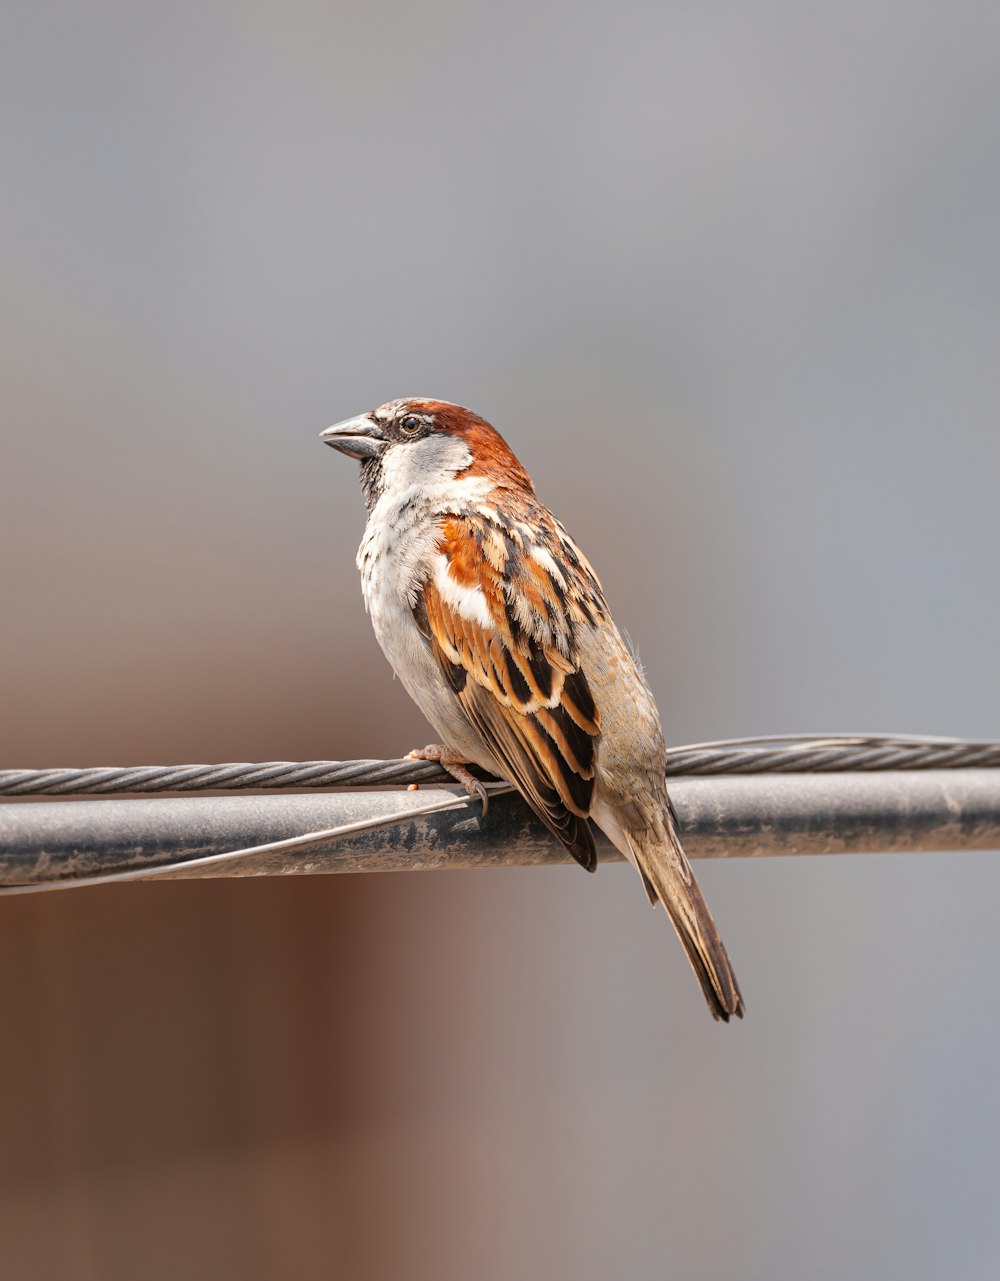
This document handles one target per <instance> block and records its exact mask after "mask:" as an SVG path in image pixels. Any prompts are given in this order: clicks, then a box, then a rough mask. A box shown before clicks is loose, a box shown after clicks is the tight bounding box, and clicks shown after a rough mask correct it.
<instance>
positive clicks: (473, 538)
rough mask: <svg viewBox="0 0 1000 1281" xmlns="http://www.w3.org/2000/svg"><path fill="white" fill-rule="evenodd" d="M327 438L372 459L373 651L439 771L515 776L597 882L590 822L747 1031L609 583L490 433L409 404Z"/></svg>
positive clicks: (435, 405)
mask: <svg viewBox="0 0 1000 1281" xmlns="http://www.w3.org/2000/svg"><path fill="white" fill-rule="evenodd" d="M320 438H321V440H323V441H324V442H325V443H326V444H327V445H330V446H332V447H333V448H334V449H336V450H338V451H339V452H340V453H341V454H344V455H346V456H347V457H348V458H352V459H355V460H357V461H358V462H360V464H361V467H360V478H361V487H362V491H363V494H364V500H365V505H366V508H367V512H368V519H367V523H366V525H365V530H364V535H363V537H362V540H361V546H360V548H359V549H358V554H357V565H358V569H359V571H360V574H361V585H362V591H363V594H364V599H365V605H366V608H367V610H368V613H369V615H370V617H371V622H372V626H373V628H374V631H375V636H376V638H377V640H378V643H379V645H380V646H381V648H382V650H383V652H384V654H385V656H386V658H387V659H388V660H389V663H390V665H391V666H392V668H393V670H394V671H395V673H396V675H397V676H398V677H399V679H400V681H401V682H402V684H403V686H404V688H405V689H406V691H407V693H408V694H409V695H410V697H411V698H412V699H413V700H414V702H415V703H416V704H417V706H418V707H419V708H420V709H421V711H422V712H423V714H424V716H425V717H426V718H427V720H428V721H429V722H430V724H431V725H432V726H433V727H434V730H435V732H436V733H437V734H438V735H439V736H440V739H441V741H440V742H439V743H435V744H431V745H429V746H428V747H426V748H422V749H419V750H417V751H415V752H412V753H410V755H411V756H413V757H415V758H417V759H422V760H436V761H439V762H440V763H441V764H442V765H443V766H444V767H445V768H446V769H447V770H448V771H449V772H450V773H451V774H452V776H453V777H455V778H456V779H457V780H458V781H459V782H460V783H461V784H462V785H463V786H464V787H465V789H466V791H467V792H468V793H469V794H470V796H471V795H475V794H479V795H481V796H482V797H483V799H484V803H485V791H484V789H483V786H482V783H481V782H480V781H479V780H478V779H476V778H475V776H474V775H473V774H472V773H471V771H470V770H469V769H468V766H469V765H477V766H479V767H480V768H481V769H482V770H484V771H485V772H486V773H487V774H490V775H493V776H494V777H496V778H501V779H506V780H507V781H508V782H509V783H511V784H512V785H513V786H514V787H515V788H516V789H517V791H518V792H520V794H521V796H522V797H523V798H524V800H525V801H526V802H527V804H528V805H529V806H530V808H531V809H532V810H533V811H534V813H535V814H536V815H537V816H538V818H539V819H540V820H541V821H542V823H543V824H544V825H545V826H546V827H547V828H548V829H549V831H550V832H551V833H552V834H553V836H555V838H556V839H557V840H558V841H560V842H561V843H562V844H563V846H564V847H565V848H566V849H567V850H568V851H569V853H570V854H571V855H572V856H573V858H574V859H575V860H576V861H577V862H578V863H579V864H580V865H581V866H582V867H584V868H586V870H587V871H589V872H593V871H595V870H596V867H597V854H596V850H595V845H594V833H593V830H592V828H591V820H593V822H594V823H596V825H597V826H598V827H599V828H600V829H601V830H602V831H603V832H604V833H605V834H606V836H607V837H608V839H609V840H610V841H611V843H612V845H614V846H615V848H616V849H618V850H619V851H620V852H621V853H622V854H623V855H624V856H625V858H627V859H628V860H629V861H630V862H631V863H632V864H633V866H634V867H635V868H636V870H637V871H638V873H639V876H640V877H641V878H642V883H643V886H644V887H645V890H646V894H647V896H648V898H649V901H650V902H651V903H652V904H653V905H654V906H655V905H656V904H657V903H662V905H663V907H664V908H665V909H666V913H667V915H668V916H669V918H670V920H671V922H672V923H673V925H674V928H675V930H676V931H677V934H678V936H679V937H680V941H681V943H682V944H683V946H684V950H685V952H686V953H687V957H688V960H689V961H690V963H691V967H692V969H693V970H694V973H695V975H696V976H697V978H698V981H699V983H700V984H701V988H702V991H703V992H704V995H705V998H706V1000H707V1002H708V1006H709V1009H710V1011H711V1013H712V1014H713V1016H714V1017H715V1018H716V1019H719V1020H722V1021H724V1022H729V1020H730V1018H731V1017H733V1016H736V1017H739V1018H742V1017H743V1011H744V1006H743V997H742V995H741V993H740V989H739V986H738V984H737V982H736V977H735V975H734V973H733V969H732V966H731V964H730V961H729V957H728V955H727V953H726V949H725V947H724V946H723V943H722V939H721V937H720V935H719V931H718V929H717V928H716V925H715V922H714V920H713V919H712V915H711V913H710V912H709V909H708V906H707V904H706V902H705V899H704V897H703V896H702V893H701V890H700V888H699V886H698V882H697V881H696V880H695V877H694V873H693V872H692V869H691V865H690V863H689V862H688V859H687V857H686V856H685V854H684V851H683V849H682V847H681V842H680V840H679V838H678V835H677V825H676V820H675V815H674V811H673V807H672V805H671V802H670V799H669V797H668V795H667V785H666V747H665V743H664V737H663V731H662V728H661V723H660V716H659V713H658V711H657V708H656V703H655V702H654V699H653V695H652V692H651V690H650V688H649V685H648V684H647V682H646V679H645V676H644V674H643V671H642V669H641V667H640V665H639V663H638V662H637V660H636V658H635V657H634V655H633V652H632V649H631V646H630V645H629V644H627V643H626V641H625V639H624V638H623V636H622V634H621V632H620V631H619V630H618V628H617V627H616V626H615V623H614V620H613V619H612V617H611V613H610V611H609V609H608V605H607V602H606V600H605V597H604V591H603V589H602V587H601V584H600V582H599V580H598V578H597V575H596V574H595V572H594V570H593V569H592V568H591V566H590V563H589V561H588V560H587V559H586V557H585V556H584V554H583V552H581V551H580V549H579V548H578V547H577V545H576V543H575V542H574V541H573V539H572V538H571V537H570V535H569V534H568V533H567V532H566V530H565V528H564V527H563V526H562V525H561V524H560V523H559V521H558V520H556V518H555V517H554V516H553V515H552V513H551V512H550V511H549V509H548V508H547V507H546V506H545V505H544V504H543V503H542V501H541V500H540V499H539V498H538V497H537V496H536V494H535V489H534V485H533V484H532V481H531V479H530V477H529V475H528V473H527V471H526V470H525V469H524V467H523V466H522V465H521V463H520V462H519V461H518V459H517V458H516V456H515V455H514V453H513V451H512V450H511V448H510V447H509V445H508V444H507V443H506V441H505V440H504V439H503V437H502V436H501V435H500V433H499V432H497V431H496V430H495V429H494V428H493V427H492V426H491V425H490V424H489V423H488V422H486V420H485V419H483V418H480V417H479V416H478V415H477V414H474V413H473V412H472V411H471V410H469V409H466V408H463V407H462V406H461V405H456V404H452V403H451V402H450V401H444V400H431V399H426V398H422V397H407V398H404V399H398V400H391V401H389V402H387V403H386V404H384V405H380V406H379V407H378V408H377V409H372V410H370V411H369V412H367V413H363V414H359V415H357V416H356V417H353V418H348V419H345V420H344V421H343V422H339V423H336V424H335V425H334V426H332V427H329V428H327V429H326V430H325V431H323V432H321V433H320Z"/></svg>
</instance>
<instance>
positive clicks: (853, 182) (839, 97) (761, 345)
mask: <svg viewBox="0 0 1000 1281" xmlns="http://www.w3.org/2000/svg"><path fill="white" fill-rule="evenodd" d="M0 61H2V66H0V72H2V74H0V103H2V111H0V120H2V122H3V123H2V125H0V129H2V174H3V199H2V202H0V233H2V237H3V249H4V253H3V274H4V282H3V289H2V293H0V366H2V371H3V375H2V377H3V383H2V386H3V399H2V407H3V418H2V421H3V449H2V467H0V528H2V536H3V540H4V541H3V546H4V548H5V549H6V555H5V556H4V557H3V558H2V566H0V589H2V600H3V624H2V628H0V646H2V660H3V671H4V680H3V684H2V714H0V766H4V767H8V766H46V765H67V764H76V765H84V764H127V763H132V762H148V763H153V762H173V761H178V762H181V761H224V760H255V759H265V760H266V759H304V758H315V757H361V756H394V755H397V754H399V753H402V752H403V751H405V750H407V749H408V748H410V747H411V746H414V745H417V744H423V743H424V742H426V741H427V739H428V731H427V728H426V727H425V725H424V724H423V722H422V720H421V717H420V715H419V713H418V712H417V711H416V709H415V708H413V707H411V706H410V705H409V703H408V701H407V699H406V697H405V695H404V693H403V692H402V690H401V688H400V686H399V684H398V683H394V682H393V681H392V679H391V675H390V672H389V669H388V667H387V666H386V665H385V663H384V661H383V659H382V657H381V655H380V653H379V652H378V650H377V648H376V646H375V643H374V641H373V639H372V637H371V635H370V631H369V625H368V622H367V620H366V618H365V616H364V612H363V606H362V601H361V595H360V590H359V586H358V583H357V581H356V571H355V568H354V563H353V561H354V552H355V548H356V546H357V542H358V540H359V537H360V534H361V529H362V521H363V513H362V505H361V499H360V494H359V493H358V490H357V485H356V477H355V475H354V474H353V473H354V469H353V467H352V466H350V465H349V464H346V463H345V462H344V461H343V460H341V459H339V458H337V457H336V456H334V455H332V454H331V452H330V451H329V450H326V449H324V448H323V447H322V446H321V444H320V443H319V441H318V440H317V439H316V435H317V433H318V432H319V431H320V430H321V429H322V428H323V427H325V426H326V425H327V424H328V423H330V422H332V421H334V420H336V419H338V418H342V417H345V416H347V415H349V414H353V413H356V412H358V411H360V410H363V409H366V408H369V407H371V406H373V405H375V404H378V403H380V402H381V401H384V400H387V399H389V398H391V397H395V396H401V395H408V394H416V395H430V396H436V397H442V398H445V399H449V400H457V401H461V402H464V403H467V404H469V405H471V406H472V407H473V408H474V409H475V410H477V411H478V412H480V413H481V414H483V415H485V416H486V417H488V418H489V419H490V420H491V421H493V422H494V423H495V424H496V425H497V426H498V427H499V429H500V430H501V431H502V432H503V433H504V434H505V435H506V436H507V438H508V439H509V441H510V443H511V444H512V446H513V447H514V449H515V451H516V452H517V453H518V454H519V455H520V456H521V457H522V459H523V460H524V461H525V463H526V464H527V465H528V467H529V470H531V472H532V474H533V475H534V478H535V481H536V484H537V487H538V489H539V491H540V493H541V495H542V497H543V498H544V499H545V500H546V501H547V502H548V503H549V504H550V505H551V506H552V507H553V508H554V509H555V510H556V512H557V513H558V514H559V515H560V516H561V518H562V519H563V520H564V522H565V523H566V524H567V525H568V526H569V528H570V529H571V531H573V533H574V534H575V535H576V537H577V538H578V539H579V540H580V542H581V543H582V544H583V546H584V548H585V549H586V551H587V553H588V555H589V556H590V557H591V559H592V560H593V561H594V563H595V565H596V567H597V569H598V572H599V573H600V574H601V576H602V578H603V580H604V584H605V587H606V589H607V592H608V596H609V599H610V601H611V604H612V607H613V609H614V611H615V615H616V618H617V619H618V621H619V622H620V623H621V624H622V625H623V626H625V627H627V628H628V630H629V631H630V632H631V634H632V635H633V637H634V638H635V639H636V641H637V642H638V645H639V647H640V650H641V652H642V655H643V658H644V660H645V662H646V664H647V666H648V668H649V672H650V676H651V679H652V683H653V686H654V689H655V691H656V694H657V697H658V700H659V702H660V706H661V710H662V711H663V713H664V719H665V723H666V728H667V733H668V737H669V739H670V740H671V741H672V742H674V743H682V742H691V741H697V740H702V739H709V738H717V737H722V736H732V735H742V734H753V733H768V732H780V731H834V730H872V731H879V730H893V731H910V732H927V733H940V734H960V735H969V736H984V737H988V736H998V735H1000V683H998V679H997V638H998V635H1000V592H998V570H997V564H998V556H997V549H998V545H1000V515H998V503H997V485H998V468H1000V432H998V426H997V405H998V401H1000V360H998V337H1000V255H998V232H997V228H998V226H1000V10H997V8H996V6H988V5H982V4H979V3H971V2H969V3H966V2H963V0H959V2H957V3H950V4H944V3H940V2H939V3H933V4H929V3H916V4H914V3H910V4H904V3H900V2H899V0H889V2H886V3H875V4H872V3H865V4H857V3H847V4H840V5H834V4H832V3H830V4H826V5H813V6H805V7H803V6H802V5H798V4H792V3H758V2H755V0H754V2H750V3H743V4H724V5H715V6H705V5H701V4H688V3H673V2H671V3H641V2H635V3H624V4H623V3H617V4H612V3H607V2H603V3H602V2H590V3H578V4H572V5H570V4H558V3H549V2H544V3H533V4H530V5H529V4H518V3H513V4H507V5H503V6H501V5H495V4H491V5H484V4H470V3H463V4H448V3H429V4H424V5H420V6H417V5H407V4H398V3H382V4H352V3H338V4H316V3H286V4H283V5H264V4H252V3H251V4H243V5H236V4H232V3H229V4H227V3H207V4H206V3H199V4H193V3H188V2H182V3H174V4H171V5H162V4H134V3H133V4H124V3H121V4H113V3H101V2H97V3H92V4H89V5H82V6H81V5H75V4H69V3H65V0H54V3H50V4H45V5H38V4H27V3H9V2H8V3H7V4H6V5H5V6H4V36H3V40H2V42H0ZM701 877H702V881H703V884H704V887H705V890H706V894H707V896H708V898H709V900H710V902H711V904H712V906H713V909H714V911H715V914H716V917H717V919H718V921H719V923H720V926H721V928H722V932H723V934H724V936H725V938H726V940H727V942H728V944H729V947H730V950H731V952H732V955H733V957H734V959H735V962H736V967H737V970H738V973H739V976H740V979H741V982H742V985H743V989H744V992H745V993H746V996H747V1002H748V1015H747V1019H746V1021H745V1023H744V1024H743V1025H741V1026H736V1027H729V1028H725V1027H718V1026H715V1025H713V1024H712V1022H711V1020H710V1019H709V1018H708V1016H707V1014H706V1012H705V1008H704V1005H703V1002H702V999H701V996H700V994H699V993H698V991H697V988H696V985H695V983H694V981H693V979H692V977H691V974H690V972H689V971H688V969H687V966H686V965H685V963H684V960H683V956H682V954H681V951H680V948H679V947H678V946H677V944H676V942H675V940H674V939H673V937H672V935H671V932H670V931H669V929H668V927H667V925H666V924H665V922H664V919H663V917H662V914H660V913H657V914H654V913H652V912H650V911H649V909H648V907H647V906H646V904H645V899H644V895H643V894H642V892H641V888H640V886H639V885H638V882H637V881H636V879H635V876H634V874H633V873H632V872H631V871H630V869H628V868H627V867H625V866H612V867H606V868H604V869H602V870H601V872H600V874H599V875H598V876H597V877H596V878H593V879H592V878H588V877H586V876H584V875H583V874H582V873H579V872H578V871H577V870H575V869H573V868H570V867H566V868H553V869H547V870H541V869H525V870H516V871H502V872H498V871H483V872H469V873H440V874H427V875H409V876H407V875H397V876H386V877H382V878H367V879H365V878H346V877H345V878H330V879H327V880H324V879H315V880H303V881H297V882H294V883H293V882H286V883H249V882H248V883H239V882H231V883H216V884H207V883H206V884H190V885H181V884H172V885H166V884H163V885H155V884H154V885H147V886H125V887H113V888H108V889H103V890H90V891H81V892H79V893H78V894H72V895H70V894H67V895H56V896H52V897H43V898H39V899H20V900H6V901H3V902H0V967H2V973H3V974H4V976H5V984H4V1016H3V1022H4V1047H3V1052H2V1055H0V1089H2V1097H3V1099H4V1106H3V1108H2V1111H0V1240H2V1241H3V1254H4V1259H5V1271H7V1272H8V1273H9V1275H11V1276H12V1277H13V1276H16V1277H17V1278H18V1281H35V1279H36V1278H46V1279H47V1278H59V1279H60V1281H65V1279H67V1278H69V1279H71V1281H76V1279H77V1278H80V1279H83V1281H119V1279H121V1281H132V1278H134V1277H137V1276H141V1277H143V1278H144V1279H147V1281H159V1279H160V1278H163V1279H164V1281H167V1279H169V1281H174V1279H175V1278H177V1277H188V1278H201V1277H205V1278H209V1277H211V1278H220V1277H239V1278H241V1281H257V1279H258V1278H259V1279H260V1281H264V1279H265V1278H275V1277H294V1278H308V1279H311V1278H329V1277H331V1276H345V1277H351V1278H373V1279H378V1278H393V1279H395V1278H405V1279H406V1281H410V1279H411V1278H412V1279H414V1281H423V1279H424V1278H427V1279H428V1281H430V1279H431V1278H433V1279H434V1281H452V1279H454V1281H459V1279H464V1278H468V1277H476V1278H478V1279H480V1281H506V1279H507V1278H511V1277H525V1278H545V1279H548V1278H562V1277H572V1278H574V1279H576V1281H605V1279H606V1278H608V1277H610V1276H621V1277H626V1278H629V1279H630V1281H633V1279H634V1281H647V1279H648V1281H658V1279H660V1278H662V1277H665V1276H670V1277H678V1278H685V1279H687V1278H694V1279H698V1278H705V1279H706V1281H707V1279H710V1278H718V1277H723V1276H724V1277H727V1278H739V1279H740V1281H744V1279H746V1281H751V1279H754V1281H757V1279H759V1281H785V1279H788V1281H798V1279H799V1278H802V1277H806V1276H808V1277H810V1278H813V1279H818V1281H822V1279H824V1278H831V1279H833V1278H837V1279H839V1278H843V1277H881V1276H885V1275H896V1276H907V1277H909V1278H911V1281H924V1279H925V1278H926V1279H927V1281H939V1279H940V1278H941V1277H944V1276H947V1277H949V1278H961V1279H965V1278H994V1277H996V1276H997V1274H998V1271H1000V1224H998V1221H997V1213H996V1206H997V1198H998V1177H1000V1150H998V1143H1000V1118H998V1112H997V1097H996V1081H997V1074H998V1071H1000V1032H998V1030H997V1020H996V1017H995V1009H996V980H995V973H996V971H997V969H998V967H1000V932H998V930H997V928H996V914H997V903H998V901H1000V860H998V858H997V857H996V856H993V855H973V854H948V855H936V856H935V855H927V856H915V857H903V856H898V857H893V856H882V857H856V858H836V859H834V858H830V859H821V858H815V859H802V860H800V861H768V860H761V861H758V862H753V863H736V862H734V863H731V864H726V863H714V864H711V865H705V864H702V865H701Z"/></svg>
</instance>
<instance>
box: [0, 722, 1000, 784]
mask: <svg viewBox="0 0 1000 1281" xmlns="http://www.w3.org/2000/svg"><path fill="white" fill-rule="evenodd" d="M969 766H979V767H981V768H982V767H1000V742H972V741H969V740H966V739H958V738H932V737H927V736H917V735H913V736H910V735H899V734H850V735H843V734H837V735H815V734H799V735H786V736H777V737H763V738H739V739H727V740H724V741H720V742H714V743H698V744H694V745H692V746H688V747H675V748H670V749H669V750H668V751H667V774H668V775H673V776H677V775H682V774H685V775H703V776H704V775H713V774H716V775H718V774H770V773H800V772H801V773H833V772H840V771H845V770H846V771H853V770H922V769H960V768H964V767H969ZM483 777H484V778H485V777H488V775H485V774H484V775H483ZM453 781H454V780H453V779H452V778H451V775H449V774H448V773H447V771H445V770H444V769H443V768H442V767H441V766H440V765H438V764H437V763H436V762H433V761H416V760H409V759H404V760H395V761H370V760H366V761H264V762H258V763H242V764H240V763H237V764H224V765H140V766H126V767H124V768H122V767H113V766H107V767H96V768H91V769H43V770H29V769H20V770H0V796H94V795H106V794H108V793H115V794H119V795H120V794H145V793H149V792H206V791H216V792H235V791H246V790H249V789H256V790H266V791H287V790H296V791H312V790H317V789H320V788H347V787H352V788H361V787H386V786H397V787H398V786H404V785H408V784H411V783H451V782H453Z"/></svg>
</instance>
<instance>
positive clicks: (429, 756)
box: [406, 743, 490, 818]
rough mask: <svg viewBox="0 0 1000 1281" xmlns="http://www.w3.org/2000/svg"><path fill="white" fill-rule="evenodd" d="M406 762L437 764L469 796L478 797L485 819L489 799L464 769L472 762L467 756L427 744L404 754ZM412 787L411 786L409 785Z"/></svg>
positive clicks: (478, 782) (441, 745) (476, 780)
mask: <svg viewBox="0 0 1000 1281" xmlns="http://www.w3.org/2000/svg"><path fill="white" fill-rule="evenodd" d="M406 759H407V760H408V761H437V763H438V764H439V765H440V766H442V768H444V769H446V770H447V771H448V773H449V774H450V775H451V776H452V778H453V779H454V780H455V782H456V783H461V784H462V786H463V787H464V788H465V790H466V791H467V792H468V793H469V795H470V796H478V797H479V799H480V800H481V801H482V803H483V818H485V817H486V811H487V810H488V809H489V807H490V797H489V793H488V792H487V790H486V788H485V787H484V786H483V784H482V783H481V782H480V781H479V779H478V778H476V777H475V775H473V774H470V773H469V771H468V770H467V769H466V768H465V767H466V765H471V764H472V762H471V761H470V760H469V758H468V757H467V756H461V755H460V754H459V753H458V752H454V751H452V749H451V748H450V747H445V745H444V744H443V743H429V744H428V745H427V746H426V747H417V748H415V749H414V750H413V751H412V752H407V753H406ZM411 786H412V784H411Z"/></svg>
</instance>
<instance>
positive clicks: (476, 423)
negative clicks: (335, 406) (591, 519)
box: [320, 398, 533, 510]
mask: <svg viewBox="0 0 1000 1281" xmlns="http://www.w3.org/2000/svg"><path fill="white" fill-rule="evenodd" d="M320 440H322V441H324V442H325V443H326V444H327V445H332V446H333V448H334V449H338V450H339V451H340V452H341V453H342V454H346V455H347V456H348V458H357V459H358V460H359V461H360V463H361V484H362V486H363V488H364V491H365V501H366V502H367V504H368V508H369V510H371V509H372V508H373V507H374V506H375V504H376V503H377V502H378V500H379V498H381V496H382V495H383V494H384V493H389V494H394V493H402V492H403V491H405V490H409V489H412V488H414V487H416V488H422V489H431V488H433V489H440V488H441V487H442V486H446V485H447V484H448V482H449V481H451V480H454V479H455V478H457V477H460V478H463V479H464V478H466V477H469V478H480V477H481V478H483V479H485V480H487V481H489V482H491V486H495V487H504V488H516V489H526V490H527V491H528V493H532V492H533V490H532V486H531V480H530V478H529V476H528V473H527V472H526V471H525V470H524V468H523V467H522V466H521V464H520V463H519V462H518V461H517V459H516V458H515V457H514V455H513V453H512V452H511V450H510V449H509V447H508V446H507V443H506V442H505V441H504V439H503V437H502V436H501V435H500V433H499V432H497V431H495V430H494V429H493V428H492V427H491V426H490V424H489V423H488V422H486V421H485V420H484V419H482V418H480V417H478V416H477V415H476V414H474V413H472V411H471V410H469V409H463V408H462V406H461V405H452V404H450V403H449V402H448V401H446V400H422V399H416V398H408V399H406V400H390V401H389V402H388V404H385V405H380V406H379V407H378V409H372V410H371V411H370V412H369V413H367V414H359V415H358V416H357V418H348V419H346V420H345V421H344V422H342V423H336V424H335V425H334V426H333V427H328V428H327V429H326V431H324V432H321V433H320Z"/></svg>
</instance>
